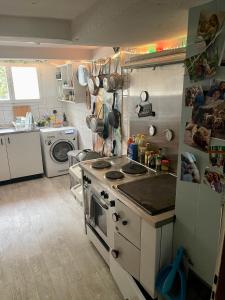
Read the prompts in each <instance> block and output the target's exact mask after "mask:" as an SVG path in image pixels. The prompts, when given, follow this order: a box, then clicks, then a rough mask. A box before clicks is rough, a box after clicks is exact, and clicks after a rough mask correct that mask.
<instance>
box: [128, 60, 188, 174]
mask: <svg viewBox="0 0 225 300" xmlns="http://www.w3.org/2000/svg"><path fill="white" fill-rule="evenodd" d="M129 73H130V74H129V77H130V88H129V89H128V91H127V96H126V92H125V93H124V94H125V95H124V103H123V110H124V111H123V112H124V115H123V120H124V122H125V124H124V130H123V134H124V136H123V139H124V144H123V145H124V148H125V145H126V141H127V139H128V137H129V136H130V135H136V134H137V133H143V134H146V135H147V136H148V137H149V138H150V142H151V143H152V144H154V145H156V146H157V147H161V148H164V149H165V151H166V154H167V156H168V158H169V159H170V160H171V166H172V168H173V169H174V170H176V166H177V155H178V133H179V126H180V118H181V105H182V92H183V74H184V67H183V65H182V64H178V65H171V66H163V67H157V68H156V69H153V68H143V69H135V70H132V71H129ZM142 90H146V91H148V93H149V96H150V97H149V98H150V102H151V103H152V108H153V111H155V113H156V115H155V117H143V118H139V117H138V116H137V114H136V112H135V107H136V105H137V104H138V103H139V102H140V93H141V91H142ZM127 120H128V122H127ZM127 123H128V124H127ZM150 125H154V126H155V127H156V129H157V132H156V135H155V136H153V137H150V136H149V126H150ZM165 129H172V130H173V132H174V139H173V140H172V141H171V142H167V141H166V138H165ZM124 151H125V149H124Z"/></svg>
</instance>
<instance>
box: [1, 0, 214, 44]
mask: <svg viewBox="0 0 225 300" xmlns="http://www.w3.org/2000/svg"><path fill="white" fill-rule="evenodd" d="M206 2H209V0H172V1H171V0H82V1H81V0H63V1H62V0H16V1H15V0H0V7H1V14H2V15H5V16H6V15H7V16H14V17H24V18H27V17H29V20H28V19H25V20H26V22H24V24H26V26H27V24H28V21H29V23H30V24H31V22H32V18H34V17H35V18H46V19H48V20H49V24H48V23H46V24H47V25H49V27H50V28H51V30H50V31H48V37H47V38H48V39H51V34H52V35H53V36H54V38H55V37H56V34H57V30H59V28H61V27H60V25H59V24H56V22H57V19H61V21H62V20H66V21H67V23H68V22H69V23H68V24H69V26H70V28H71V32H69V34H68V24H65V33H66V32H67V34H65V35H63V32H61V36H60V38H61V39H63V36H65V40H67V42H68V40H69V41H70V42H71V41H72V43H74V44H79V45H96V46H134V45H141V44H146V43H150V42H155V41H157V40H162V39H169V38H175V37H177V36H181V35H185V34H186V32H187V16H188V9H189V8H190V7H192V6H196V5H200V4H203V3H206ZM30 17H31V18H30ZM17 19H18V18H17ZM53 19H54V23H52V25H51V23H50V21H51V22H53ZM42 20H43V19H42ZM17 21H18V20H17ZM59 21H60V20H59ZM5 22H6V21H5ZM9 22H10V24H11V27H12V24H13V19H12V18H10V19H9ZM42 23H43V22H42ZM16 24H18V25H16V26H15V28H13V29H14V30H15V31H16V30H17V28H16V27H18V26H22V25H24V24H22V23H21V22H20V23H19V22H17V23H16ZM21 24H22V25H21ZM0 25H1V16H0ZM3 25H4V26H5V28H7V22H6V23H4V24H3ZM31 25H32V24H31ZM53 25H54V26H55V28H57V30H56V29H55V31H56V32H55V33H54V34H53V33H52V30H53V29H54V26H53ZM57 25H59V27H57ZM4 26H3V28H4ZM38 26H39V25H38V22H37V19H36V20H35V30H33V32H34V34H36V35H37V36H34V38H35V37H40V36H41V37H43V38H44V32H43V35H39V34H37V33H39V32H38ZM66 26H67V27H66ZM1 27H2V26H1ZM31 27H32V26H31ZM66 28H67V29H66ZM13 29H12V30H11V31H10V34H9V33H8V31H7V35H8V36H13ZM24 29H25V28H24ZM26 29H27V27H26ZM41 30H43V31H45V29H44V28H43V24H42V26H41V24H40V31H41ZM2 31H3V30H1V32H0V35H2ZM21 32H23V30H22V29H21V30H20V31H19V33H18V32H16V34H14V37H15V36H21ZM25 32H27V30H25ZM29 35H30V36H29V37H31V33H29ZM68 36H69V37H68Z"/></svg>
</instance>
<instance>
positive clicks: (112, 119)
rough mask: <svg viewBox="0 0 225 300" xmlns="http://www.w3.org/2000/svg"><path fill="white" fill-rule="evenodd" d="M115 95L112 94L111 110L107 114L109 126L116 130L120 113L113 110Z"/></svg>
mask: <svg viewBox="0 0 225 300" xmlns="http://www.w3.org/2000/svg"><path fill="white" fill-rule="evenodd" d="M115 102H116V93H113V104H112V110H111V111H110V112H109V124H110V125H111V126H112V127H113V128H115V129H117V128H118V127H119V123H120V112H119V111H118V110H117V109H116V108H115Z"/></svg>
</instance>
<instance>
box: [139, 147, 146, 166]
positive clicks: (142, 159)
mask: <svg viewBox="0 0 225 300" xmlns="http://www.w3.org/2000/svg"><path fill="white" fill-rule="evenodd" d="M145 152H146V147H139V162H140V163H141V164H143V165H144V163H145Z"/></svg>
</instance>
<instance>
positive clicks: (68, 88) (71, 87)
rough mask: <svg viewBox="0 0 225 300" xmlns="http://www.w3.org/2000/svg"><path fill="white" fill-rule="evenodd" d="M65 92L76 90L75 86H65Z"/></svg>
mask: <svg viewBox="0 0 225 300" xmlns="http://www.w3.org/2000/svg"><path fill="white" fill-rule="evenodd" d="M62 88H63V90H74V87H73V86H63V87H62Z"/></svg>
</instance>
